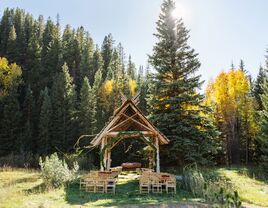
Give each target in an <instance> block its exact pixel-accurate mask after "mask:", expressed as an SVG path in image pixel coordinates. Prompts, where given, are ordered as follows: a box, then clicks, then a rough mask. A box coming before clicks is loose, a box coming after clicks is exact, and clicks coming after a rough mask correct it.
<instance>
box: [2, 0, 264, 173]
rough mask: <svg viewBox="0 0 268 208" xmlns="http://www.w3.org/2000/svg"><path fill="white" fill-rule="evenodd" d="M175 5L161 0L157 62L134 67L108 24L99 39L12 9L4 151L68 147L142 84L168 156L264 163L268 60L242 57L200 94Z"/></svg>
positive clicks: (165, 159) (6, 35)
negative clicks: (254, 71) (253, 64)
mask: <svg viewBox="0 0 268 208" xmlns="http://www.w3.org/2000/svg"><path fill="white" fill-rule="evenodd" d="M174 9H175V3H174V1H173V0H164V1H163V4H162V6H161V13H160V15H159V20H158V21H157V23H156V34H155V37H156V38H157V42H156V43H155V45H154V47H153V52H152V54H151V55H150V56H149V63H150V65H151V66H152V67H153V68H154V70H155V72H149V71H148V69H147V68H146V70H145V72H144V70H143V67H140V68H139V69H138V70H137V69H136V67H135V64H134V63H133V62H132V60H131V56H129V58H128V60H127V61H126V60H125V53H124V50H123V47H122V45H121V44H118V45H117V46H115V41H114V40H113V38H112V35H111V34H109V35H107V36H105V38H104V41H103V43H102V45H101V47H100V48H99V47H98V46H97V45H94V43H93V40H92V38H91V37H90V35H89V33H88V32H86V31H85V30H84V28H83V27H79V28H78V29H73V28H72V27H71V26H69V25H67V26H66V27H65V28H64V30H63V32H61V27H60V24H59V21H58V20H57V22H56V23H54V22H53V21H52V20H51V19H50V18H49V19H48V20H47V21H44V18H43V17H42V16H40V17H39V18H38V19H34V18H33V17H32V16H31V15H30V14H28V13H25V11H24V10H21V9H15V10H14V9H6V10H5V11H4V14H3V16H2V18H1V24H0V43H1V44H0V56H1V57H6V58H2V59H1V60H0V68H1V70H3V73H1V74H0V76H2V77H0V79H1V92H0V93H1V100H0V108H1V111H0V112H1V117H0V120H1V125H0V128H1V134H0V140H1V148H0V154H1V155H2V156H4V155H7V154H10V153H11V152H16V153H18V152H20V151H26V152H32V153H33V154H39V155H46V154H50V153H52V152H54V151H56V150H57V149H60V150H62V151H65V152H70V151H72V148H73V144H74V143H75V141H76V140H77V138H78V137H79V136H80V135H82V134H95V133H98V131H99V130H100V129H101V128H102V127H103V126H104V124H105V122H107V121H108V119H109V117H110V116H111V115H112V113H113V111H114V109H116V107H118V106H120V104H121V99H120V92H123V93H124V94H125V95H127V96H129V97H131V96H133V95H134V94H135V93H136V92H137V91H140V92H141V99H140V106H139V107H140V108H141V110H142V111H143V112H144V113H145V115H147V116H148V117H149V119H150V120H151V121H152V122H153V123H154V124H155V125H156V127H158V128H159V130H160V131H161V132H163V133H164V134H165V135H166V136H167V137H168V138H169V139H170V141H171V142H170V144H169V145H166V146H163V147H161V163H162V164H163V165H166V166H169V165H171V166H174V165H184V164H187V163H192V162H197V163H199V164H202V165H213V164H220V165H223V164H229V165H231V164H241V163H244V164H249V163H251V164H262V165H263V167H265V165H266V168H267V161H268V159H267V158H268V157H267V154H268V142H267V134H268V132H267V115H268V114H267V110H268V109H267V96H268V94H267V93H268V86H267V81H266V80H267V78H268V75H267V69H268V65H266V66H265V67H260V69H259V74H258V76H257V78H256V79H253V78H252V77H251V75H250V74H249V73H248V72H247V71H246V67H245V65H244V62H243V61H241V63H240V64H239V66H238V67H236V68H235V67H234V66H231V68H230V69H229V70H228V71H226V72H221V73H220V74H219V75H218V76H217V77H216V78H215V79H214V80H211V81H210V82H209V84H208V86H207V88H206V92H205V93H204V94H202V93H201V91H200V89H201V87H202V84H203V81H201V76H200V75H198V69H199V67H200V65H201V63H200V61H199V60H198V54H197V53H196V52H195V50H194V49H193V48H191V47H190V46H189V44H188V39H189V37H190V35H189V31H188V30H187V28H186V27H185V25H184V23H183V21H182V19H176V18H174V16H173V15H172V12H173V11H174ZM7 60H8V61H9V63H8V61H7ZM13 63H16V64H13ZM267 63H268V61H267ZM5 70H6V71H8V76H7V75H6V74H5ZM130 159H131V158H130Z"/></svg>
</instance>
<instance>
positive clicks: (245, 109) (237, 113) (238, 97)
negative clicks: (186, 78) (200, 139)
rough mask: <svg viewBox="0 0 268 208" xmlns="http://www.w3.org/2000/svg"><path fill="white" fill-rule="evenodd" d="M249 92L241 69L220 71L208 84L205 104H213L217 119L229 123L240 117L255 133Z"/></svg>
mask: <svg viewBox="0 0 268 208" xmlns="http://www.w3.org/2000/svg"><path fill="white" fill-rule="evenodd" d="M249 92H250V83H249V81H248V79H247V77H246V75H245V73H244V72H243V71H241V70H234V69H232V70H230V71H229V72H221V73H220V74H219V75H218V76H217V77H216V79H215V81H214V82H213V81H211V82H210V83H209V84H208V87H207V89H206V104H208V105H210V106H213V105H215V107H216V108H215V110H216V115H217V119H218V121H223V122H225V123H226V124H227V123H228V124H230V123H232V122H234V121H235V119H236V118H237V117H240V118H242V119H244V120H246V121H247V122H248V123H249V127H248V128H249V129H248V131H249V132H250V134H255V132H256V131H257V127H256V123H255V121H254V101H253V98H252V97H250V93H249Z"/></svg>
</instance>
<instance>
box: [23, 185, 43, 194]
mask: <svg viewBox="0 0 268 208" xmlns="http://www.w3.org/2000/svg"><path fill="white" fill-rule="evenodd" d="M23 191H24V192H25V193H26V194H39V193H44V192H46V191H48V189H47V187H46V185H45V184H44V183H41V184H38V185H37V186H34V187H32V188H30V189H25V190H23Z"/></svg>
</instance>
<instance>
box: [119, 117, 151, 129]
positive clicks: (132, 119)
mask: <svg viewBox="0 0 268 208" xmlns="http://www.w3.org/2000/svg"><path fill="white" fill-rule="evenodd" d="M123 115H124V116H127V117H129V116H128V115H126V114H124V113H123ZM129 118H130V120H132V121H133V122H135V123H137V124H139V125H141V126H142V127H144V128H146V129H147V130H148V131H152V129H150V128H149V127H148V126H145V125H144V124H142V123H141V122H139V121H137V120H135V119H133V118H131V117H129Z"/></svg>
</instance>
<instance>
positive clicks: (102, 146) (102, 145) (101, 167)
mask: <svg viewBox="0 0 268 208" xmlns="http://www.w3.org/2000/svg"><path fill="white" fill-rule="evenodd" d="M104 140H105V139H104V138H103V139H102V140H101V149H100V152H101V151H102V150H103V148H104ZM104 159H105V153H104V154H103V161H100V170H101V171H104V167H103V166H102V162H104V163H105V160H104Z"/></svg>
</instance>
